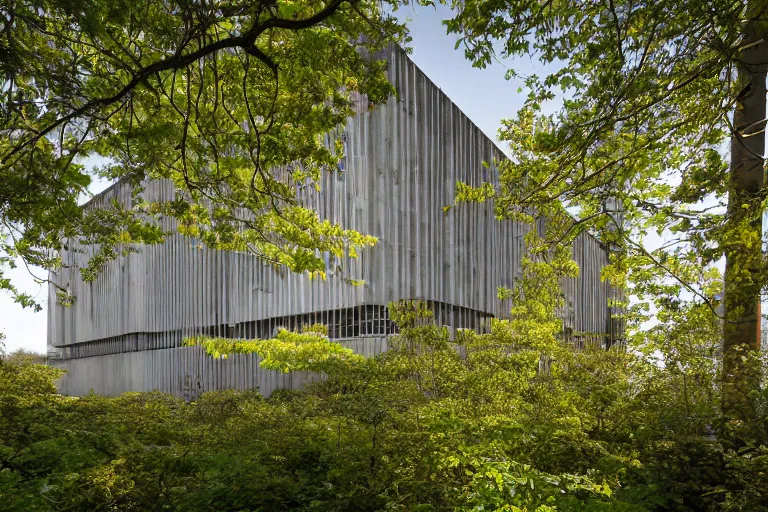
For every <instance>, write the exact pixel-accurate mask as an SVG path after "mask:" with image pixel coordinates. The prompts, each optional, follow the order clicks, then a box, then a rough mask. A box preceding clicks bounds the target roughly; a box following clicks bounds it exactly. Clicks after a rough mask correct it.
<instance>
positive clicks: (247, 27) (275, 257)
mask: <svg viewBox="0 0 768 512" xmlns="http://www.w3.org/2000/svg"><path fill="white" fill-rule="evenodd" d="M384 7H385V5H384V4H382V3H380V2H376V1H370V0H301V1H293V0H279V1H277V0H263V1H242V0H217V1H211V2H198V1H171V2H167V1H163V0H138V1H134V0H131V1H125V0H119V1H112V0H87V1H82V2H81V1H76V2H73V1H71V0H14V1H12V2H3V3H2V5H0V56H2V58H0V80H2V82H0V271H1V269H2V266H9V265H10V266H14V265H16V264H17V263H18V262H19V261H21V262H23V263H24V264H25V265H34V266H37V267H41V268H42V269H43V270H44V271H45V270H55V269H56V268H57V267H58V266H59V265H60V264H61V262H60V260H59V258H58V251H59V250H61V249H62V248H64V244H68V246H69V247H70V248H76V247H77V246H78V245H79V244H97V246H98V247H99V251H98V252H97V253H96V255H95V256H94V258H93V259H92V260H91V262H90V264H89V265H88V266H87V267H85V268H84V269H83V277H84V278H85V279H86V280H92V279H94V278H95V277H96V275H97V273H98V269H99V268H100V266H101V265H102V264H103V263H104V262H105V261H108V260H109V259H111V258H114V257H116V256H117V255H118V254H120V253H121V252H124V251H125V250H129V249H130V248H131V247H132V245H131V244H139V243H159V242H162V241H163V240H164V237H165V236H166V233H164V232H163V231H162V230H161V229H160V228H159V227H158V226H157V224H156V223H155V222H153V220H154V219H155V218H156V217H157V216H158V215H166V216H171V217H174V218H176V219H177V220H178V226H179V227H178V229H179V231H180V232H181V233H182V234H186V235H193V236H197V237H199V238H200V239H201V240H202V241H203V242H204V243H206V244H208V245H209V246H210V247H212V248H216V249H232V250H241V251H252V252H254V253H256V254H258V255H259V256H261V257H263V258H265V259H266V260H268V261H270V262H272V263H274V264H276V265H285V266H287V267H288V268H290V269H291V270H294V271H296V272H305V271H306V272H309V273H314V274H318V273H320V274H321V273H322V272H323V271H324V269H325V259H324V258H323V257H322V256H321V255H319V254H318V252H320V253H330V254H331V255H332V256H334V257H341V256H343V255H345V254H352V255H354V254H356V251H357V249H359V248H361V247H365V246H369V245H372V244H373V243H375V238H373V237H369V236H365V235H362V234H360V233H357V232H354V231H351V230H347V229H344V228H343V227H342V226H338V225H335V224H332V223H330V222H326V221H323V220H321V219H319V218H318V216H317V214H316V213H315V212H314V211H312V210H309V209H307V208H305V207H303V206H302V203H301V201H300V198H298V196H297V191H296V190H297V187H296V186H297V185H298V184H305V185H306V184H312V183H314V184H315V186H317V185H316V184H317V182H318V180H319V178H320V176H321V173H323V172H333V171H334V170H335V169H336V165H337V162H338V160H339V159H340V158H341V157H342V156H343V155H342V146H341V144H340V141H339V140H337V137H336V135H334V133H335V132H334V131H333V130H334V128H336V127H337V126H339V125H340V124H342V123H343V122H344V120H345V119H346V118H347V117H348V116H350V115H351V114H353V113H354V112H355V111H356V110H357V109H359V108H363V109H365V108H368V107H369V103H370V104H376V103H379V102H382V101H384V100H385V99H386V98H387V97H388V96H389V95H390V94H392V93H393V90H392V87H391V85H390V84H389V83H388V82H387V80H386V74H385V63H384V62H383V61H381V60H378V59H377V58H375V57H374V56H375V53H376V52H377V51H379V50H381V49H383V48H385V47H386V46H387V45H389V44H392V43H399V42H405V41H407V37H406V33H405V31H404V27H403V26H402V25H401V24H400V23H398V22H397V21H396V20H395V19H394V18H393V17H392V16H390V15H388V14H385V13H384V12H383V11H382V9H384ZM392 7H393V8H396V7H397V5H396V3H394V2H393V5H392ZM94 178H100V179H107V180H110V181H114V180H128V181H130V182H131V183H132V184H133V185H135V186H136V193H135V194H134V197H133V200H132V202H131V203H130V204H111V205H107V208H106V209H104V210H98V211H96V210H93V209H92V210H88V209H84V208H83V207H82V206H81V202H82V199H83V198H87V197H88V196H89V195H90V192H89V187H90V186H91V185H92V183H93V179H94ZM147 179H168V180H172V182H173V183H174V184H175V186H176V197H175V198H174V199H173V200H170V201H167V202H156V203H149V202H147V201H144V200H142V199H141V196H140V195H139V192H140V190H141V184H142V183H143V182H144V181H145V180H147ZM41 280H42V279H41ZM0 289H5V290H10V291H11V292H12V293H15V295H16V300H17V301H18V302H20V303H22V305H25V306H36V305H35V304H34V300H33V299H32V298H31V297H29V296H27V295H24V294H23V293H20V292H19V291H18V290H16V289H15V288H14V285H13V284H12V283H11V282H10V280H9V279H8V278H3V277H2V274H0Z"/></svg>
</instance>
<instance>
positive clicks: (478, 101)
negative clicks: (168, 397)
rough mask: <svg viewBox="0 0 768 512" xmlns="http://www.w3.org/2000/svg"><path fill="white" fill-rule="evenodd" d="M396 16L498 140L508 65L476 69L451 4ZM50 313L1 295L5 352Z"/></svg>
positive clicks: (24, 282)
mask: <svg viewBox="0 0 768 512" xmlns="http://www.w3.org/2000/svg"><path fill="white" fill-rule="evenodd" d="M398 14H399V16H400V18H401V19H405V18H410V22H409V23H408V25H409V27H410V29H411V35H412V37H413V41H412V43H411V47H412V48H413V53H412V54H411V58H412V59H413V60H414V62H415V63H416V65H418V66H419V67H420V68H421V69H422V70H423V71H424V72H425V73H426V74H427V76H429V78H430V79H431V80H432V81H433V82H435V83H436V84H437V85H438V86H439V87H440V88H441V89H442V90H443V91H444V92H445V93H446V94H447V95H448V96H449V97H450V98H451V99H452V100H453V101H454V103H456V105H458V107H459V108H461V109H462V110H463V111H464V113H465V114H467V116H469V118H470V119H472V121H474V122H475V124H477V125H478V126H479V127H480V128H481V129H482V130H483V131H484V132H485V133H486V134H487V135H488V136H489V137H491V138H492V139H494V140H495V139H496V131H497V129H498V128H499V125H500V120H501V119H502V118H504V117H512V116H514V114H515V113H516V112H517V110H518V109H519V108H520V107H521V106H522V103H523V101H524V93H518V92H517V89H518V87H519V86H520V83H518V82H514V81H510V82H508V81H507V80H505V79H504V74H505V72H506V71H507V68H506V67H505V66H503V65H501V64H499V63H494V65H493V66H491V67H489V68H487V69H476V68H473V67H472V65H471V64H470V63H469V62H468V61H466V60H465V59H464V54H463V52H462V51H461V50H458V51H456V50H454V49H453V48H454V43H455V42H456V36H453V35H451V36H448V35H446V33H445V28H444V27H443V26H442V25H441V21H442V20H443V19H444V18H445V17H447V16H448V15H449V14H450V12H449V11H448V10H447V8H445V7H440V8H438V9H433V8H420V7H416V8H412V7H406V8H404V9H402V10H401V11H399V13H398ZM515 64H516V67H517V68H518V69H519V70H520V71H522V72H524V73H531V72H534V71H533V70H534V67H535V66H537V65H538V63H536V62H532V61H530V60H527V61H516V63H515ZM94 192H98V190H94ZM9 277H11V278H12V279H13V280H14V282H15V283H16V285H17V286H19V287H20V288H21V289H23V290H24V291H26V292H28V293H31V294H32V295H34V296H35V297H36V298H37V300H38V301H40V302H42V303H43V304H44V305H45V302H46V300H47V295H48V290H47V287H46V286H41V285H37V284H35V282H34V280H33V279H32V277H31V276H29V275H28V274H27V273H26V272H25V271H23V270H21V269H16V270H15V271H12V272H11V273H10V276H9ZM46 317H47V312H46V309H45V308H44V309H43V311H41V312H39V313H34V312H32V311H31V310H29V309H22V308H21V307H20V306H18V305H17V304H14V303H13V301H12V300H11V298H10V297H9V296H8V295H3V294H1V293H0V332H2V333H5V335H6V336H7V338H6V340H5V345H6V350H7V351H9V352H10V351H13V350H16V349H18V348H24V349H27V350H33V351H36V352H42V353H44V352H45V351H46V322H47V320H46Z"/></svg>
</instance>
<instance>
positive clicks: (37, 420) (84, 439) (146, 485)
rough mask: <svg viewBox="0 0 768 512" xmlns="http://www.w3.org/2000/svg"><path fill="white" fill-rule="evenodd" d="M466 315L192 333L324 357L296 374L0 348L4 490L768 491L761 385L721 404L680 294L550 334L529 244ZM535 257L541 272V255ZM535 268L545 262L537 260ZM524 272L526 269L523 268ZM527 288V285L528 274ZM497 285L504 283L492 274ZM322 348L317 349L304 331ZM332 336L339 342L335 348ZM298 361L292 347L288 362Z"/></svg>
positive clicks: (272, 494)
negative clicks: (586, 333)
mask: <svg viewBox="0 0 768 512" xmlns="http://www.w3.org/2000/svg"><path fill="white" fill-rule="evenodd" d="M534 261H536V262H537V263H536V265H529V266H527V267H526V268H527V269H529V270H531V271H533V269H534V267H535V269H536V271H535V273H531V274H529V273H527V272H524V274H523V278H522V279H521V280H519V282H518V284H517V286H516V287H515V288H514V289H513V290H509V291H508V293H511V294H514V295H515V296H516V297H517V300H518V303H517V304H518V305H517V306H516V309H515V310H513V311H512V314H511V316H510V318H509V319H506V320H497V321H495V322H493V324H492V329H491V332H489V333H485V334H478V333H475V332H472V331H459V332H458V333H457V334H456V335H455V336H452V334H451V332H450V331H449V329H447V328H445V327H444V326H440V325H436V324H435V323H434V321H433V318H432V315H431V312H430V311H429V310H428V309H426V308H425V307H424V305H423V304H422V303H419V302H404V303H400V304H392V305H390V309H391V314H392V318H393V319H394V320H395V321H396V322H397V323H398V325H399V328H400V335H399V336H398V337H397V338H395V339H394V340H393V342H392V343H391V346H390V349H389V350H388V351H387V352H385V353H383V354H381V355H379V356H377V357H374V358H370V359H365V358H359V357H353V356H351V355H349V354H347V353H346V352H344V351H342V350H341V349H340V348H330V350H329V351H327V352H325V353H324V354H325V355H324V356H323V357H326V359H325V361H326V362H327V361H331V360H334V358H335V359H336V360H337V362H342V361H343V364H330V365H326V366H324V367H323V368H320V366H313V365H315V364H318V365H319V364H320V362H322V361H323V358H322V357H317V358H316V362H311V361H309V360H306V361H305V362H304V363H299V360H300V359H302V358H305V357H307V356H313V357H314V356H317V355H318V354H319V353H320V352H322V351H321V350H320V349H319V347H323V349H328V348H329V347H334V346H335V344H333V343H332V342H330V341H329V340H328V339H327V337H326V336H325V333H324V332H323V331H322V329H321V328H318V327H308V328H305V329H304V332H303V333H291V332H288V331H281V333H280V334H279V335H278V337H277V338H276V339H275V340H251V341H233V340H217V339H199V338H198V339H195V340H190V343H196V344H200V345H202V346H203V347H205V348H206V350H207V351H208V352H209V353H210V354H212V355H216V356H220V357H223V356H224V355H226V354H231V353H238V352H256V353H258V354H260V355H261V356H262V358H263V361H262V364H264V365H270V366H271V367H273V368H277V369H297V368H301V369H313V370H320V371H322V372H324V373H325V377H326V378H324V379H322V380H321V381H318V382H314V383H312V384H311V385H309V386H308V387H307V388H306V389H305V390H303V391H279V392H276V393H274V394H273V395H272V396H271V397H270V398H269V399H265V398H263V397H261V396H260V395H259V394H258V393H256V392H239V393H238V392H234V391H221V392H214V393H208V394H205V395H203V396H202V397H200V398H199V399H198V400H197V401H195V402H191V403H185V402H183V401H181V400H178V399H176V398H173V397H170V396H167V395H162V394H158V393H149V394H137V393H128V394H125V395H123V396H121V397H118V398H104V397H99V396H95V395H91V396H87V397H83V398H81V399H74V398H67V397H62V396H58V395H56V394H55V391H54V388H53V386H52V381H53V380H54V379H55V378H57V377H58V376H59V375H60V372H59V371H58V370H55V369H53V368H49V367H46V366H40V365H36V364H33V363H31V362H30V361H27V360H18V361H15V362H8V361H6V362H3V363H2V364H0V495H2V496H3V502H2V506H3V508H4V510H18V511H28V510H179V511H181V510H184V511H195V510H200V511H203V510H328V511H331V510H478V511H479V510H509V511H540V512H543V511H553V510H565V511H568V510H591V511H596V510H611V511H613V510H618V511H643V510H681V511H682V510H696V511H698V510H751V511H760V510H768V506H767V505H766V504H767V503H768V494H767V493H768V443H767V441H766V440H767V439H768V422H767V421H766V411H768V407H766V402H767V401H768V400H767V398H768V393H766V391H765V386H762V387H761V388H760V389H759V390H757V391H755V402H756V403H758V404H760V405H759V411H760V415H759V416H757V418H756V419H755V421H753V422H751V423H745V422H740V421H737V420H733V419H726V418H727V417H726V416H724V415H723V414H722V412H721V411H720V409H719V404H720V400H719V393H720V387H719V382H718V368H717V366H718V365H717V360H718V354H717V350H715V348H714V347H716V346H717V345H718V343H717V341H718V340H719V336H718V334H719V332H720V329H721V325H720V321H719V320H718V319H717V318H716V317H714V316H713V315H712V312H711V310H710V309H709V308H708V307H706V306H705V305H701V304H699V305H697V304H689V305H687V306H680V307H679V308H678V309H676V310H675V312H674V313H672V312H668V313H664V314H661V315H659V320H660V324H659V325H658V326H657V327H655V328H654V329H651V330H650V331H647V332H645V333H639V334H637V335H636V336H635V337H634V338H632V339H631V340H630V344H629V346H628V347H621V346H614V347H612V348H611V349H609V350H605V349H604V348H603V347H602V346H601V345H600V344H598V343H586V344H585V346H584V347H583V348H581V349H576V348H574V346H573V345H571V344H568V343H565V342H563V341H562V340H561V339H560V337H559V332H560V329H561V327H562V326H560V327H558V324H557V322H556V321H555V319H556V317H555V316H554V313H553V311H554V308H555V307H556V306H557V302H558V298H557V297H558V293H559V292H558V291H557V280H558V271H556V269H557V268H563V269H564V268H566V267H567V266H563V265H558V264H556V263H555V264H554V265H553V266H552V267H550V268H548V269H547V268H543V267H546V265H545V264H542V263H541V259H539V260H536V259H531V260H530V262H531V263H533V262H534ZM542 270H544V272H542ZM542 276H548V277H546V278H544V277H542ZM534 277H535V279H534ZM534 290H535V291H536V293H534ZM505 293H507V292H505ZM316 349H317V350H318V352H315V350H316ZM334 353H335V354H336V355H333V354H334ZM302 365H304V366H302Z"/></svg>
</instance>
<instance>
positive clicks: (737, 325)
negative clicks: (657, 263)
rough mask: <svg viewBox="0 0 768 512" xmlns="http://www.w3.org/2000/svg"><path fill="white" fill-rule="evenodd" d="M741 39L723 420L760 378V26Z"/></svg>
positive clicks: (765, 49)
mask: <svg viewBox="0 0 768 512" xmlns="http://www.w3.org/2000/svg"><path fill="white" fill-rule="evenodd" d="M767 10H768V1H767V0H749V5H748V7H747V16H748V17H749V18H763V19H764V18H766V16H768V12H767ZM744 35H745V38H744V41H743V43H742V44H741V47H742V48H743V49H742V50H741V52H740V53H739V55H738V84H739V92H738V96H737V104H736V110H735V112H734V114H733V127H734V133H733V135H732V136H731V167H730V180H729V193H728V220H727V227H728V234H727V235H726V237H727V238H726V239H725V240H724V244H723V246H724V248H725V256H726V265H725V328H724V331H725V332H724V343H723V410H724V412H725V414H726V415H728V416H731V417H734V418H741V419H748V418H749V417H751V412H752V410H753V407H752V404H751V400H750V398H749V394H750V391H752V390H753V389H755V387H756V386H757V384H758V379H759V372H760V369H759V367H758V366H757V365H756V362H755V361H754V355H755V354H756V353H757V351H758V350H759V349H760V323H761V322H760V289H761V284H762V278H761V276H760V275H759V272H760V268H761V263H762V259H763V251H762V231H763V223H762V213H763V212H762V208H761V207H760V204H761V201H760V200H759V198H760V197H761V193H762V189H763V186H764V182H765V158H764V154H765V126H766V121H765V118H766V97H765V95H766V83H765V82H766V70H768V30H766V23H765V22H764V21H759V20H756V21H750V22H748V23H747V24H746V25H745V33H744Z"/></svg>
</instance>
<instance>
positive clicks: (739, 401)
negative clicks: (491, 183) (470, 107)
mask: <svg viewBox="0 0 768 512" xmlns="http://www.w3.org/2000/svg"><path fill="white" fill-rule="evenodd" d="M453 7H454V8H455V9H456V10H457V12H456V15H455V17H454V18H453V19H451V20H449V21H447V22H446V24H447V27H448V30H449V31H450V32H455V33H457V34H459V37H460V39H459V42H458V43H457V47H458V46H459V45H461V44H463V45H464V47H465V52H466V55H467V57H468V58H470V59H472V60H473V61H474V64H475V65H476V66H479V67H484V66H486V65H487V64H489V63H490V62H491V59H492V58H494V56H495V55H496V54H500V55H501V56H502V57H508V56H513V55H528V54H531V53H532V54H533V55H535V56H536V57H537V58H538V59H539V60H540V61H542V62H543V63H546V64H550V65H551V66H553V67H556V68H557V69H556V70H555V71H553V72H552V73H549V74H548V75H547V76H545V77H538V76H536V75H530V76H526V77H524V79H525V84H526V85H527V87H528V88H529V90H530V92H529V95H528V100H527V103H526V106H525V108H524V109H523V110H521V112H520V113H519V115H518V117H517V118H516V119H514V120H509V121H507V122H506V123H505V124H504V126H503V128H502V130H501V138H502V139H503V140H506V141H507V142H508V143H509V144H510V146H511V152H512V154H513V155H514V157H513V160H512V161H511V162H509V163H505V164H502V165H501V167H500V171H499V173H500V181H501V186H500V187H498V188H490V187H482V188H481V189H473V188H471V187H463V186H462V187H460V192H462V191H463V195H462V194H460V197H459V199H460V200H464V199H470V200H477V199H478V197H479V198H480V199H481V200H484V199H486V198H490V197H493V198H494V199H495V201H496V202H495V205H496V206H495V207H496V213H497V215H498V216H499V217H502V218H517V219H523V220H526V219H530V218H531V217H530V214H531V213H532V212H533V213H537V214H544V215H545V216H547V217H548V218H550V219H552V220H551V221H550V222H549V225H548V227H547V232H546V233H545V234H544V235H543V236H544V237H545V238H546V239H547V240H548V241H549V242H550V243H560V242H566V243H567V242H569V241H570V240H573V238H574V237H575V236H576V235H577V234H578V233H580V232H582V231H585V230H593V231H595V232H597V233H599V234H600V237H601V238H602V240H603V241H604V242H605V243H606V244H608V245H612V246H614V247H615V248H616V249H618V250H617V251H616V254H615V255H614V257H613V261H612V264H611V265H610V266H609V267H608V268H606V269H605V271H604V273H605V276H606V277H607V278H609V279H611V280H612V281H613V282H615V283H617V284H619V285H623V284H627V283H629V284H630V286H631V288H630V291H631V293H632V294H634V295H636V296H637V297H638V298H639V299H641V300H643V299H647V298H650V299H651V300H653V301H654V302H655V304H656V306H657V307H661V308H667V309H672V310H675V309H679V308H681V307H682V303H683V302H684V295H685V294H687V295H688V296H690V297H692V300H693V301H694V302H699V303H703V304H706V305H708V306H709V307H710V308H712V309H713V310H715V309H716V308H717V306H718V300H719V299H718V294H719V293H720V292H721V291H722V289H719V288H720V286H722V285H720V284H718V283H717V281H713V280H712V279H711V278H712V277H713V275H714V274H713V273H716V272H717V271H716V269H715V267H716V264H717V263H718V261H719V260H721V258H723V257H725V261H726V267H725V268H726V269H725V277H724V304H725V322H724V326H725V327H724V333H723V351H724V354H723V360H724V364H723V372H722V377H723V384H724V386H725V391H726V392H725V394H724V402H723V405H724V407H725V409H726V410H727V411H729V412H730V413H731V414H733V415H736V416H745V415H747V416H748V415H749V413H748V411H749V410H751V407H750V404H749V402H750V400H749V394H750V391H751V390H752V389H754V387H755V385H756V379H757V378H758V375H759V373H758V369H757V368H756V367H755V366H754V364H752V363H751V362H750V361H751V360H753V359H754V357H753V356H754V354H755V353H756V352H757V349H758V347H759V334H758V332H759V331H758V326H759V318H758V316H759V314H758V311H759V300H760V294H761V292H762V291H763V290H764V289H765V287H766V283H767V282H768V281H767V280H766V259H765V257H764V254H763V251H762V220H761V219H762V213H763V211H764V210H765V202H766V188H765V187H764V160H765V155H764V149H765V131H764V130H765V124H766V121H765V118H766V104H765V93H766V90H765V85H766V84H765V82H766V66H768V40H766V37H768V23H767V20H768V16H767V15H768V12H767V10H768V2H765V1H763V0H750V1H749V2H746V3H745V2H742V1H732V0H714V1H710V2H684V1H679V0H661V1H652V2H651V1H645V0H598V1H593V2H559V1H544V2H539V1H529V0H520V1H517V0H515V1H512V2H509V1H499V0H466V1H461V2H459V1H456V2H454V3H453ZM509 74H510V76H518V75H517V74H516V71H515V70H511V71H510V73H509ZM556 89H560V90H561V92H562V93H563V94H564V97H565V100H564V102H563V106H562V109H561V110H559V112H557V114H555V115H552V116H543V115H541V106H542V103H544V102H546V101H548V100H551V99H553V98H554V97H555V91H556ZM729 138H730V141H731V143H730V165H729V164H728V162H727V158H726V157H725V156H724V153H725V152H726V151H725V143H726V141H727V140H728V139H729ZM561 204H565V206H566V207H569V208H570V209H571V211H576V212H577V219H575V220H574V219H571V218H569V217H568V216H567V215H564V209H563V208H562V206H561ZM616 204H618V205H620V206H621V212H620V215H617V212H616V211H613V210H615V208H613V207H612V205H616ZM653 231H655V232H656V233H657V234H658V235H659V236H662V237H663V240H662V242H657V243H656V246H655V247H653V246H646V244H649V243H651V241H650V240H649V236H648V235H649V234H650V233H652V232H653ZM681 293H682V294H683V296H681ZM644 307H646V308H647V304H645V305H644Z"/></svg>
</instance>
